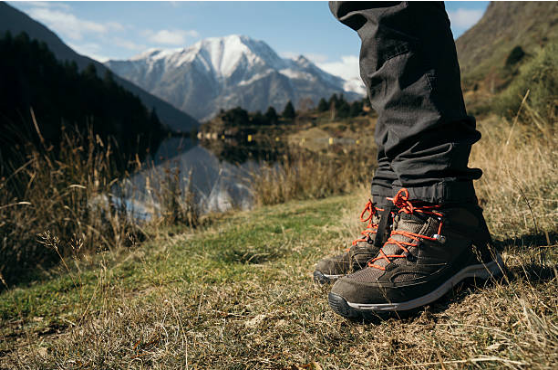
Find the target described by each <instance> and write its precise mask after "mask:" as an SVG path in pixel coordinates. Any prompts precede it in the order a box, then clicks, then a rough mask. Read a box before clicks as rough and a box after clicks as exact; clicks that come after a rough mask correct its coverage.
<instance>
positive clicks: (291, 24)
mask: <svg viewBox="0 0 558 370" xmlns="http://www.w3.org/2000/svg"><path fill="white" fill-rule="evenodd" d="M9 4H11V5H12V6H14V7H16V8H18V9H19V10H21V11H23V12H25V13H27V14H28V15H29V16H31V17H32V18H34V19H36V20H38V21H40V22H41V23H43V24H44V25H46V26H47V27H49V28H50V29H51V30H53V31H54V32H56V33H57V34H58V36H59V37H60V38H61V39H62V40H63V41H64V42H66V43H67V44H68V45H70V46H71V47H72V48H73V49H74V50H76V51H77V52H79V53H81V54H84V55H88V56H90V57H92V58H95V59H97V60H100V61H104V60H107V59H127V58H130V57H132V56H134V55H137V54H139V53H141V52H143V51H144V50H146V49H148V48H154V47H157V48H181V47H187V46H189V45H192V44H193V43H195V42H196V41H199V40H201V39H203V38H207V37H219V36H225V35H230V34H241V35H246V36H250V37H252V38H255V39H259V40H263V41H265V42H267V43H268V44H269V45H270V46H271V47H272V48H273V49H274V50H275V51H277V52H278V53H279V54H280V55H282V56H284V57H293V56H297V55H300V54H303V55H305V56H307V57H308V58H309V59H311V60H312V61H314V62H315V63H317V64H318V65H319V66H320V67H322V68H324V69H325V70H327V71H329V72H331V73H334V74H337V75H341V76H342V77H345V78H350V77H355V76H357V75H358V67H357V66H358V52H359V48H360V40H359V38H358V36H357V34H356V33H355V32H354V31H353V30H351V29H349V28H348V27H346V26H344V25H342V24H341V23H339V22H337V21H336V20H335V19H334V18H333V16H332V15H331V13H330V12H329V8H328V4H327V2H325V1H308V2H278V1H277V2H276V1H266V2H232V1H231V2H193V1H192V2H114V1H111V2H87V1H85V2H34V1H29V2H13V1H12V2H9ZM487 5H488V1H471V2H469V1H455V2H446V9H447V10H448V13H449V15H450V19H451V20H452V31H453V33H454V36H455V37H458V36H459V35H460V34H462V33H463V32H464V31H465V30H467V29H468V28H470V27H471V26H472V25H473V24H474V23H475V22H476V21H477V20H478V19H480V17H481V16H482V14H483V13H484V11H485V9H486V7H487Z"/></svg>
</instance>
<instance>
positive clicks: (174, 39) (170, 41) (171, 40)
mask: <svg viewBox="0 0 558 370" xmlns="http://www.w3.org/2000/svg"><path fill="white" fill-rule="evenodd" d="M144 34H145V35H146V36H147V38H148V40H149V41H151V42H154V43H157V44H165V45H184V44H186V39H187V38H190V37H191V38H195V37H199V36H200V35H199V33H198V32H197V31H194V30H190V31H186V30H159V31H156V32H155V31H152V30H147V31H145V32H144Z"/></svg>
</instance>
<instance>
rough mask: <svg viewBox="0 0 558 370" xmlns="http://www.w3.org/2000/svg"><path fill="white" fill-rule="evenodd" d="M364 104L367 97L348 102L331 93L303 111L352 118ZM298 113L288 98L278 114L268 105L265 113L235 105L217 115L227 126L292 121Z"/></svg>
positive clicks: (339, 117) (340, 96) (358, 113)
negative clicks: (307, 110)
mask: <svg viewBox="0 0 558 370" xmlns="http://www.w3.org/2000/svg"><path fill="white" fill-rule="evenodd" d="M365 105H368V106H369V103H368V98H363V99H361V100H355V101H353V102H348V101H347V100H345V98H344V96H343V94H339V95H337V94H333V95H332V96H331V97H330V98H329V99H328V100H326V99H324V98H321V99H320V101H319V102H318V105H317V106H316V107H315V108H313V109H311V110H310V111H309V112H305V113H324V112H328V111H330V112H331V113H332V118H333V119H337V118H338V119H345V118H353V117H358V116H362V115H365V114H367V112H366V111H365V109H364V106H365ZM300 113H301V112H297V111H296V110H295V107H294V105H293V103H292V101H290V100H289V101H288V102H287V104H285V108H284V109H283V111H282V112H281V114H278V113H277V111H276V110H275V108H274V107H269V108H268V109H267V111H266V112H265V113H262V112H261V111H256V112H253V113H250V112H248V111H247V110H245V109H243V108H241V107H235V108H232V109H229V110H224V109H221V111H220V112H219V115H218V117H219V118H220V119H221V120H223V122H224V123H226V125H227V126H228V127H239V126H246V125H257V126H266V125H277V124H289V123H292V122H293V121H294V119H295V118H296V117H297V116H298V115H299V114H300Z"/></svg>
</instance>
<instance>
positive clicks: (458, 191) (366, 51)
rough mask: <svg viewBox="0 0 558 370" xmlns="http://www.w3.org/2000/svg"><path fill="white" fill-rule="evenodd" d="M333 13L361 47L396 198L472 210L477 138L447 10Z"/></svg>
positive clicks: (373, 5)
mask: <svg viewBox="0 0 558 370" xmlns="http://www.w3.org/2000/svg"><path fill="white" fill-rule="evenodd" d="M330 9H331V11H332V12H333V14H334V15H335V17H336V18H337V19H339V20H340V21H341V22H342V23H344V24H346V25H348V26H349V27H351V28H353V29H354V30H356V31H357V32H358V34H359V36H360V38H361V40H362V47H361V51H360V73H361V77H362V79H363V81H364V83H365V85H366V86H367V88H368V92H369V97H370V101H371V104H372V107H373V108H374V109H375V110H376V112H378V116H379V117H378V123H377V125H378V126H377V129H376V142H377V144H378V146H379V147H381V148H384V151H385V157H386V159H387V162H389V164H390V165H391V168H392V169H393V170H394V172H395V174H396V177H397V181H395V183H394V193H395V192H397V190H398V189H399V188H401V187H405V188H407V189H408V190H409V193H410V196H411V198H412V199H420V200H424V201H428V202H433V203H446V202H463V201H473V202H474V201H475V200H476V198H475V192H474V188H473V184H472V180H474V179H478V178H479V177H480V176H481V174H482V172H481V171H480V170H479V169H469V168H468V167H467V162H468V158H469V153H470V150H471V145H472V144H473V143H475V142H476V141H478V140H479V138H480V134H479V133H478V131H476V129H475V120H474V119H473V118H472V117H469V116H467V113H466V111H465V105H464V103H463V96H462V92H461V85H460V75H459V65H458V63H457V53H456V50H455V44H454V41H453V37H452V34H451V31H450V28H449V19H448V17H447V14H446V12H445V8H444V5H443V3H441V2H398V3H393V2H330ZM380 169H381V167H380ZM383 174H388V175H389V172H387V171H385V172H382V171H378V175H383ZM382 180H383V179H382V178H378V179H375V180H374V181H373V192H374V190H375V187H374V183H380V184H381V185H383V184H385V181H382ZM376 189H380V190H383V188H382V187H376Z"/></svg>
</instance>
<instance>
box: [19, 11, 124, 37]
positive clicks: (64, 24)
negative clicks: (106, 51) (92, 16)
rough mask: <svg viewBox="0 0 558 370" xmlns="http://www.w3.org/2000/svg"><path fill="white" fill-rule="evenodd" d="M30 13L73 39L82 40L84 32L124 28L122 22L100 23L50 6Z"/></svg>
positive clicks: (102, 31) (101, 31)
mask: <svg viewBox="0 0 558 370" xmlns="http://www.w3.org/2000/svg"><path fill="white" fill-rule="evenodd" d="M29 15H30V16H31V17H32V18H35V19H37V20H39V21H41V22H44V23H46V25H47V26H48V27H49V28H52V29H53V30H55V31H56V32H59V33H60V34H61V35H63V36H66V37H68V38H70V39H73V40H82V39H83V36H84V34H105V33H107V32H108V31H121V30H123V29H124V26H122V25H121V24H120V23H117V22H106V23H98V22H92V21H88V20H85V19H80V18H78V17H76V16H75V15H73V14H72V13H68V12H65V11H61V10H53V9H50V8H48V7H37V8H32V9H30V10H29Z"/></svg>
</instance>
